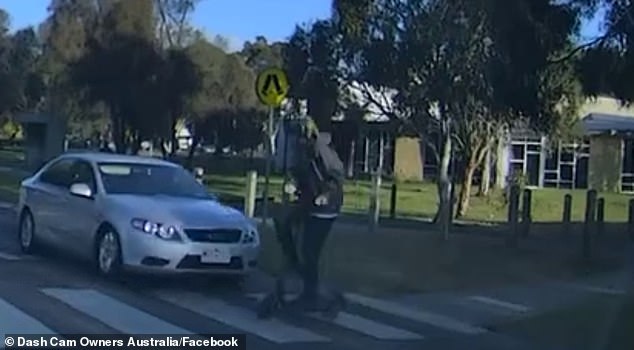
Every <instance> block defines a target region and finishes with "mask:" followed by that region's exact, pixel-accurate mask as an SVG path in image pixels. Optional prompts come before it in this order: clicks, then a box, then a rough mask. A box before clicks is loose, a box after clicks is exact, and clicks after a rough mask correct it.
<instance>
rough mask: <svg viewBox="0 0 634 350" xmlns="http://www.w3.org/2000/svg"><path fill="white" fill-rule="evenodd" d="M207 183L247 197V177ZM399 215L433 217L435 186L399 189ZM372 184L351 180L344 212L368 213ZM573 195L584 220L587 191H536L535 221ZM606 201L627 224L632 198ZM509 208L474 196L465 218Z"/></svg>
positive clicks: (496, 217)
mask: <svg viewBox="0 0 634 350" xmlns="http://www.w3.org/2000/svg"><path fill="white" fill-rule="evenodd" d="M206 182H207V183H208V184H209V187H210V188H211V190H212V191H214V192H216V193H218V194H219V195H221V196H230V197H242V196H244V194H245V188H246V178H245V177H244V176H230V175H209V176H207V178H206ZM270 186H271V187H270V192H269V193H270V195H273V196H275V197H276V198H279V197H280V196H281V191H282V179H281V178H279V177H273V178H272V179H271V185H270ZM391 186H392V184H391V183H390V182H385V183H383V186H382V189H381V214H382V216H388V215H389V212H390V196H391V190H390V188H391ZM263 188H264V178H262V177H260V178H259V181H258V192H259V193H261V191H262V189H263ZM397 188H398V191H397V196H396V213H397V215H398V216H401V217H417V218H431V217H433V215H434V214H435V213H436V206H437V198H438V196H437V193H436V185H435V184H433V183H426V182H424V183H403V184H398V186H397ZM370 191H371V184H370V182H369V181H363V180H359V181H348V182H346V184H345V187H344V192H345V196H344V208H343V210H344V212H347V213H367V211H368V208H369V198H370ZM567 193H569V194H571V195H572V216H571V219H572V220H573V221H583V218H584V211H585V197H586V191H584V190H561V189H536V190H534V191H533V198H532V200H533V203H532V207H533V208H532V216H533V221H534V222H560V221H561V218H562V212H563V201H564V196H565V195H566V194H567ZM599 197H603V198H604V199H605V221H606V222H626V221H627V206H628V201H629V199H630V197H629V196H627V195H625V194H619V193H600V194H599ZM506 215H507V206H506V204H505V201H504V195H503V193H501V192H500V191H498V192H493V193H491V194H490V195H489V196H486V197H477V196H473V197H472V198H471V205H470V208H469V211H468V213H467V215H466V216H465V217H464V218H463V219H465V220H472V221H489V222H501V221H505V220H506Z"/></svg>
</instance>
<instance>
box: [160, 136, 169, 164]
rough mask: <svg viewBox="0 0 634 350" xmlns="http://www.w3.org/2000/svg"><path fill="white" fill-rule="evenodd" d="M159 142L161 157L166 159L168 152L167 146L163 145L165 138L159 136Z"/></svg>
mask: <svg viewBox="0 0 634 350" xmlns="http://www.w3.org/2000/svg"><path fill="white" fill-rule="evenodd" d="M160 143H161V154H162V156H163V158H164V159H166V158H167V155H168V154H169V150H168V149H167V146H166V145H165V139H164V138H162V137H161V139H160Z"/></svg>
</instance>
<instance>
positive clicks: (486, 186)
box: [478, 147, 491, 196]
mask: <svg viewBox="0 0 634 350" xmlns="http://www.w3.org/2000/svg"><path fill="white" fill-rule="evenodd" d="M490 189H491V147H488V148H487V151H486V153H485V155H484V161H483V162H482V177H481V179H480V191H479V192H478V196H488V195H489V190H490Z"/></svg>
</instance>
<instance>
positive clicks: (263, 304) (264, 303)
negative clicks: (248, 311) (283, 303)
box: [256, 295, 280, 319]
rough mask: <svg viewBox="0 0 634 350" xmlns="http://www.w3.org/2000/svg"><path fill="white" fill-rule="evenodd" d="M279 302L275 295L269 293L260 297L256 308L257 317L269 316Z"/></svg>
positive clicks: (277, 306)
mask: <svg viewBox="0 0 634 350" xmlns="http://www.w3.org/2000/svg"><path fill="white" fill-rule="evenodd" d="M279 305H280V302H279V300H278V298H277V296H276V295H269V296H266V297H265V298H264V299H262V300H261V301H260V302H259V303H258V305H257V308H256V313H257V316H258V318H259V319H265V318H270V317H271V315H272V314H273V312H274V311H275V310H276V309H277V308H279Z"/></svg>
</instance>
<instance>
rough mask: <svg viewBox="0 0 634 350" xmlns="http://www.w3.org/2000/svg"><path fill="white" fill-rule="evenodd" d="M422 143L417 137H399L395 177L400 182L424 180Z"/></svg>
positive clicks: (395, 157) (396, 146) (395, 154)
mask: <svg viewBox="0 0 634 350" xmlns="http://www.w3.org/2000/svg"><path fill="white" fill-rule="evenodd" d="M420 144H421V141H420V139H419V138H415V137H399V138H397V139H396V142H395V150H394V176H395V177H396V179H398V180H399V181H422V180H423V155H422V154H421V147H420Z"/></svg>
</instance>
